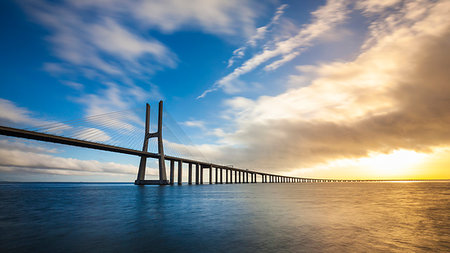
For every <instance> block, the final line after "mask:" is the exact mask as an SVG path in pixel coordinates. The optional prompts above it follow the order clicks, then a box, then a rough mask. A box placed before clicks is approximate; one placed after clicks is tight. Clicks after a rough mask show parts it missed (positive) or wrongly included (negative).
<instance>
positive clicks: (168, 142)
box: [0, 101, 375, 185]
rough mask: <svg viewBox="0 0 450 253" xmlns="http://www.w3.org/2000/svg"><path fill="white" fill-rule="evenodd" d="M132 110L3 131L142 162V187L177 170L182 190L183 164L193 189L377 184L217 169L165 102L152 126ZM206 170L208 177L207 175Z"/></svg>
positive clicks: (1, 130) (163, 181)
mask: <svg viewBox="0 0 450 253" xmlns="http://www.w3.org/2000/svg"><path fill="white" fill-rule="evenodd" d="M134 109H135V108H133V109H131V110H134ZM131 110H125V111H118V112H111V113H103V114H97V115H92V116H89V117H85V118H81V119H76V120H69V121H65V122H48V123H46V124H43V125H39V126H37V127H34V128H33V127H31V128H14V127H7V126H0V134H2V135H6V136H13V137H19V138H26V139H32V140H38V141H44V142H52V143H59V144H65V145H70V146H77V147H82V148H90V149H97V150H103V151H109V152H115V153H122V154H128V155H134V156H139V157H140V164H139V168H138V172H137V179H136V181H135V184H136V185H173V184H175V178H174V177H175V170H177V181H176V182H177V184H179V185H181V184H182V178H183V174H184V173H183V171H184V170H183V164H187V165H188V168H187V178H188V183H189V184H193V183H195V184H203V183H204V181H206V180H204V174H208V176H209V180H207V181H208V182H209V183H210V184H213V183H216V184H218V183H220V184H221V183H256V182H262V183H303V182H359V181H375V180H337V179H320V178H301V177H291V176H283V175H278V174H272V173H267V172H261V171H255V170H247V169H243V168H235V167H233V166H229V165H220V164H215V163H212V162H209V161H207V158H206V157H205V156H204V155H203V154H202V153H201V152H200V151H199V150H198V149H197V148H195V145H188V146H187V145H185V144H184V145H183V142H191V141H190V139H189V137H188V136H187V135H186V134H185V133H184V132H183V130H182V129H181V128H180V127H179V126H178V124H177V123H176V121H175V120H174V119H173V118H172V117H171V116H170V114H169V113H168V112H167V111H164V110H163V102H162V101H160V102H159V107H158V113H157V120H152V117H151V116H153V115H156V113H151V108H150V106H149V105H148V104H147V105H146V109H145V115H146V116H145V121H142V120H140V119H139V117H136V116H135V114H134V113H131ZM163 118H164V121H166V120H167V121H169V123H171V124H172V127H168V124H163ZM155 121H156V122H157V124H156V126H155V127H153V129H154V131H152V125H151V123H152V122H155ZM163 132H164V135H165V138H164V139H163ZM166 135H168V136H166ZM167 137H169V138H167ZM188 147H189V148H188ZM186 156H188V157H186ZM148 158H153V159H158V167H159V168H158V171H159V179H158V180H146V179H145V175H146V163H147V159H148ZM166 161H168V164H169V177H167V173H166ZM175 165H177V166H176V167H177V168H175ZM205 170H207V173H204V171H205ZM213 175H214V178H213ZM194 176H195V178H194Z"/></svg>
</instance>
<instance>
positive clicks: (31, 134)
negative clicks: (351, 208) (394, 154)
mask: <svg viewBox="0 0 450 253" xmlns="http://www.w3.org/2000/svg"><path fill="white" fill-rule="evenodd" d="M0 134H1V135H6V136H13V137H19V138H26V139H32V140H38V141H45V142H53V143H59V144H65V145H70V146H76V147H83V148H90V149H97V150H103V151H110V152H115V153H122V154H128V155H136V156H145V157H150V158H156V159H157V158H159V154H156V153H151V152H144V151H139V150H135V149H128V148H122V147H117V146H113V145H106V144H101V143H97V142H91V141H85V140H78V139H74V138H69V137H62V136H58V135H52V134H46V133H39V132H35V131H28V130H24V129H18V128H12V127H5V126H0ZM164 159H165V160H168V161H170V184H174V182H175V181H174V170H175V162H177V163H178V180H177V183H178V184H181V181H182V167H183V166H182V164H183V163H187V164H188V170H189V173H188V183H189V184H192V181H193V178H192V174H193V173H192V167H193V166H192V165H195V172H196V173H195V183H196V184H203V171H204V169H209V183H210V184H212V183H213V178H212V175H213V173H212V170H213V168H215V183H216V184H217V183H223V182H224V181H225V183H233V172H234V183H249V182H251V183H256V182H257V178H256V176H257V175H259V176H260V177H261V182H263V183H301V182H362V181H364V182H368V181H380V180H336V179H318V178H300V177H289V176H282V175H277V174H270V173H264V172H258V171H252V170H246V169H239V168H234V167H230V166H224V165H219V164H214V163H206V162H202V161H197V160H192V159H186V158H181V157H175V156H169V155H165V156H164ZM219 170H220V171H219ZM223 170H225V180H223ZM249 176H250V181H249ZM149 181H150V180H149Z"/></svg>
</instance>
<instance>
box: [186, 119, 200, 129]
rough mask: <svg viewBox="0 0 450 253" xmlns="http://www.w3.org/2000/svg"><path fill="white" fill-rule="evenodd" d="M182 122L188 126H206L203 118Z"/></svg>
mask: <svg viewBox="0 0 450 253" xmlns="http://www.w3.org/2000/svg"><path fill="white" fill-rule="evenodd" d="M182 124H183V125H185V126H188V127H199V128H204V127H205V122H203V121H201V120H188V121H185V122H183V123H182Z"/></svg>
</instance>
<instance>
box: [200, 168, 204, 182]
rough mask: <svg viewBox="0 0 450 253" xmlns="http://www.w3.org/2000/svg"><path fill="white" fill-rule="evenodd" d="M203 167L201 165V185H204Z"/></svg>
mask: <svg viewBox="0 0 450 253" xmlns="http://www.w3.org/2000/svg"><path fill="white" fill-rule="evenodd" d="M203 169H204V168H203V165H200V184H203Z"/></svg>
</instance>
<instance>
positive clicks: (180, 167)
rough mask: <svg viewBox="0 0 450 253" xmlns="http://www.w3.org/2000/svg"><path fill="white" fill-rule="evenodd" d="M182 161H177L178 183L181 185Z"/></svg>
mask: <svg viewBox="0 0 450 253" xmlns="http://www.w3.org/2000/svg"><path fill="white" fill-rule="evenodd" d="M182 180H183V162H182V161H181V160H179V161H178V185H182V184H183V182H182Z"/></svg>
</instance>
